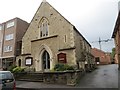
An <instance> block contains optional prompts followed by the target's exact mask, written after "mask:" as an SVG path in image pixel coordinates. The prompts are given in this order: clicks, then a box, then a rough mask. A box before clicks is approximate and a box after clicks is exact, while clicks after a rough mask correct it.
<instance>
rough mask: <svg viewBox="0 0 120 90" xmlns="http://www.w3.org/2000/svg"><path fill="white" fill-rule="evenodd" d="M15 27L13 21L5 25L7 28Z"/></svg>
mask: <svg viewBox="0 0 120 90" xmlns="http://www.w3.org/2000/svg"><path fill="white" fill-rule="evenodd" d="M14 25H15V23H14V21H12V22H8V23H7V28H10V27H13V26H14Z"/></svg>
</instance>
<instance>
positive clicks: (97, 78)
mask: <svg viewBox="0 0 120 90" xmlns="http://www.w3.org/2000/svg"><path fill="white" fill-rule="evenodd" d="M77 87H80V88H118V65H116V64H111V65H101V66H98V69H96V70H95V71H93V72H91V73H88V74H86V75H85V76H84V77H83V78H81V80H80V82H79V84H78V85H77Z"/></svg>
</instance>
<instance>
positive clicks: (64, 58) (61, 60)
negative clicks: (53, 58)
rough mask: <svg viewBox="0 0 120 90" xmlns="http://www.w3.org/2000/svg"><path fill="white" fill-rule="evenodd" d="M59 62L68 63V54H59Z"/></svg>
mask: <svg viewBox="0 0 120 90" xmlns="http://www.w3.org/2000/svg"><path fill="white" fill-rule="evenodd" d="M58 62H59V63H67V60H66V54H65V53H59V54H58Z"/></svg>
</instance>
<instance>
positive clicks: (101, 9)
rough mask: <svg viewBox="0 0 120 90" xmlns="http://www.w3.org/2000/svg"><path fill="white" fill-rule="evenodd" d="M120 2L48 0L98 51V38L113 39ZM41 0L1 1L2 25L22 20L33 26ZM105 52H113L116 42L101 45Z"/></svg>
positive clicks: (113, 0) (116, 0)
mask: <svg viewBox="0 0 120 90" xmlns="http://www.w3.org/2000/svg"><path fill="white" fill-rule="evenodd" d="M118 1H119V0H47V2H49V3H50V4H51V5H52V6H53V7H54V8H55V9H56V10H57V11H58V12H60V13H61V14H62V15H63V16H64V17H65V18H66V19H67V20H68V21H70V22H71V23H72V24H73V25H74V26H75V27H76V28H77V29H78V30H79V32H80V33H81V34H82V35H83V36H84V37H85V38H86V40H88V42H89V43H90V44H91V45H92V47H96V48H99V44H98V42H94V43H91V42H93V41H98V40H99V37H100V38H101V39H102V40H106V39H110V38H111V36H112V33H113V29H114V26H115V22H116V19H117V15H118ZM41 2H42V0H0V11H1V12H0V23H3V22H5V21H7V20H10V19H12V18H15V17H19V18H21V19H23V20H25V21H27V22H29V23H30V21H31V20H32V18H33V16H34V14H35V12H36V11H37V9H38V7H39V6H40V4H41ZM101 45H102V50H104V51H111V49H112V48H113V47H114V42H113V41H109V42H107V43H105V42H102V43H101Z"/></svg>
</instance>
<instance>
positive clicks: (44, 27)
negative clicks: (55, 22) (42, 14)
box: [39, 18, 49, 38]
mask: <svg viewBox="0 0 120 90" xmlns="http://www.w3.org/2000/svg"><path fill="white" fill-rule="evenodd" d="M39 27H40V38H42V37H47V36H48V33H49V23H48V20H47V19H46V18H42V19H41V21H40V25H39Z"/></svg>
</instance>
